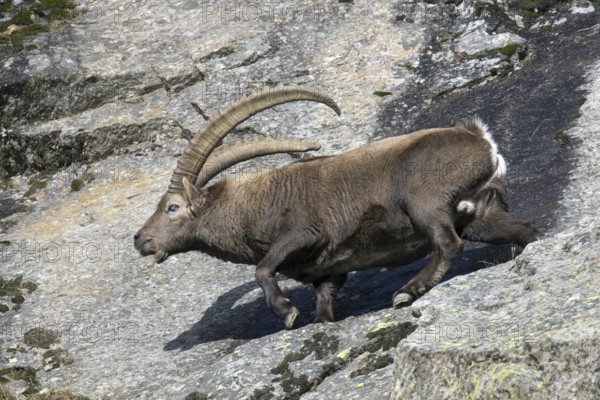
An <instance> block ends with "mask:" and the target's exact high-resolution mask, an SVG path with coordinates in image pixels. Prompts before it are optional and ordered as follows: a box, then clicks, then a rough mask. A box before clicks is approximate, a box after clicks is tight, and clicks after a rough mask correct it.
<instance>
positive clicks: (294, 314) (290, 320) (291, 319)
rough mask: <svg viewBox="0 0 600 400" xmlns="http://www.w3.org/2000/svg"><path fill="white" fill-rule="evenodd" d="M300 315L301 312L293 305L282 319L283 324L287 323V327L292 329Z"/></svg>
mask: <svg viewBox="0 0 600 400" xmlns="http://www.w3.org/2000/svg"><path fill="white" fill-rule="evenodd" d="M298 315H300V312H299V311H298V309H297V308H296V307H294V306H292V309H291V311H290V312H288V314H287V315H286V316H285V317H284V318H283V319H282V320H281V322H283V325H285V329H292V328H293V327H294V324H295V323H296V319H297V318H298Z"/></svg>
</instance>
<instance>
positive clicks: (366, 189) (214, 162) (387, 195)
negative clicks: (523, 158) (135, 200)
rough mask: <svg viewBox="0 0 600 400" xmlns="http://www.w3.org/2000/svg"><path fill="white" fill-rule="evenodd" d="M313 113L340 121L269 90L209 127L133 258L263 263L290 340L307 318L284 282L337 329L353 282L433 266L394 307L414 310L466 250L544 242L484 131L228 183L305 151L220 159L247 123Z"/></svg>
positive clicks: (294, 147)
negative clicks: (310, 294)
mask: <svg viewBox="0 0 600 400" xmlns="http://www.w3.org/2000/svg"><path fill="white" fill-rule="evenodd" d="M299 100H309V101H315V102H320V103H323V104H326V105H327V106H329V107H331V108H332V109H333V110H334V111H335V112H336V113H337V114H338V115H339V114H340V110H339V108H338V106H337V104H336V103H335V102H334V100H333V99H331V98H330V97H328V96H326V95H324V94H321V93H318V92H315V91H311V90H306V89H301V88H297V87H293V88H289V87H288V88H286V87H279V88H275V89H269V90H264V91H262V92H259V93H257V94H254V95H252V96H249V97H247V98H246V99H242V100H240V101H238V102H235V103H233V104H231V105H230V106H229V107H227V108H225V109H224V110H221V111H219V112H218V113H217V114H216V115H214V116H213V117H211V118H210V119H209V121H208V122H207V123H206V124H205V125H204V127H203V128H202V129H201V131H200V132H198V133H197V134H196V135H195V136H194V137H193V138H192V139H191V140H190V142H189V146H188V148H187V149H186V150H185V152H184V153H183V155H182V156H181V158H180V159H179V161H178V164H177V167H176V168H175V171H174V172H173V175H172V177H171V183H170V185H169V189H168V191H167V193H165V194H164V195H163V197H162V199H161V200H160V202H159V203H158V207H157V209H156V211H155V212H154V214H153V215H152V216H151V217H150V218H149V219H148V220H147V221H146V223H145V224H144V226H143V227H142V228H141V229H140V230H139V231H138V232H137V233H136V234H135V237H134V239H135V247H136V248H137V249H138V250H139V252H140V253H141V254H142V255H143V256H145V255H150V254H154V256H155V258H156V261H157V262H158V263H161V262H163V261H164V260H166V259H167V257H169V256H170V255H171V254H175V253H180V252H185V251H189V250H199V251H202V252H205V253H207V254H209V255H212V256H215V257H218V258H220V259H223V260H228V261H232V262H235V263H244V264H256V281H257V282H258V284H259V285H260V287H261V288H262V290H263V292H264V294H265V297H266V301H267V303H268V305H269V307H270V308H271V310H272V311H273V312H274V313H275V314H276V315H277V317H278V318H279V319H280V320H281V322H282V323H283V324H284V325H285V327H286V328H291V327H292V326H293V325H294V321H295V320H296V317H297V316H298V310H297V309H296V307H294V305H293V304H292V303H291V301H290V300H289V299H288V298H287V297H286V296H285V295H284V294H283V292H282V291H281V289H280V288H279V286H278V285H277V281H276V279H275V273H276V272H280V273H282V274H284V275H286V276H288V277H290V278H293V279H296V280H299V281H302V282H305V283H308V282H310V283H312V284H313V285H314V287H315V292H316V316H315V319H314V321H315V322H324V321H333V319H334V316H333V310H332V302H333V299H334V298H335V296H336V293H337V291H338V290H339V288H340V287H341V286H342V285H343V283H344V282H345V280H346V276H347V274H348V273H349V272H351V271H357V270H362V269H365V268H370V267H383V266H388V267H393V266H398V265H402V264H406V263H409V262H412V261H415V260H417V259H420V258H423V257H425V256H426V255H427V254H428V253H429V252H431V251H433V256H432V259H431V261H430V262H429V263H428V264H427V266H425V267H424V268H423V269H422V270H421V271H420V272H419V273H418V274H417V275H416V276H415V277H414V278H413V279H412V280H410V281H409V282H408V283H407V284H406V285H404V286H403V287H402V288H400V290H399V291H397V292H396V293H395V294H394V297H393V304H394V306H399V305H405V304H409V303H410V302H412V301H413V300H414V299H416V298H417V297H418V296H421V295H422V294H423V293H425V292H426V291H427V290H429V289H430V288H431V287H433V286H434V285H436V284H437V283H438V282H439V281H440V280H441V279H442V277H443V276H444V274H445V273H446V271H447V270H448V268H449V267H450V264H451V263H452V261H453V260H454V259H455V258H456V257H457V256H458V255H459V254H460V252H461V250H462V248H463V244H462V241H461V238H463V239H468V240H474V241H480V242H485V243H494V244H503V243H515V244H518V245H520V246H523V247H524V246H525V245H527V244H528V243H530V242H532V241H534V240H536V239H537V231H536V229H535V228H534V227H533V225H532V224H531V223H529V222H523V221H520V220H516V219H513V218H512V217H511V216H510V215H509V213H508V205H507V200H506V198H507V192H506V181H505V173H506V165H505V163H504V159H503V158H502V156H501V155H500V154H498V152H497V147H496V144H495V143H494V141H493V140H492V138H491V136H490V134H489V133H488V130H487V128H486V126H485V125H484V124H483V123H481V122H480V121H479V120H477V119H474V120H471V121H468V122H465V123H463V124H460V125H459V126H456V127H451V128H440V129H427V130H422V131H418V132H414V133H411V134H408V135H403V136H398V137H391V138H387V139H383V140H380V141H377V142H374V143H371V144H367V145H364V146H362V147H359V148H357V149H354V150H350V151H347V152H345V153H342V154H338V155H334V156H324V157H315V158H310V159H306V160H299V161H296V162H293V163H290V164H288V165H286V166H283V167H281V168H277V169H273V170H269V171H265V172H261V173H257V174H256V175H253V176H252V179H248V180H244V181H236V180H233V179H223V180H220V181H218V182H216V183H215V184H213V185H210V186H207V185H206V184H207V183H208V181H209V180H210V179H211V178H213V177H214V176H215V175H217V174H218V173H219V172H220V171H223V170H224V169H226V168H228V167H230V166H232V165H234V164H236V163H239V162H241V161H244V160H248V159H251V158H254V157H259V156H264V155H267V154H274V153H281V152H292V151H308V150H314V149H318V148H319V146H318V145H316V144H313V143H310V142H305V141H298V140H274V139H271V140H258V141H254V142H249V143H248V142H243V143H241V144H240V143H238V144H233V145H229V146H221V147H220V149H218V150H216V151H213V150H214V149H215V147H216V146H217V145H218V144H219V142H220V141H221V140H222V139H223V138H224V137H225V136H226V135H227V134H228V133H229V132H230V131H231V130H232V129H233V128H234V127H236V126H237V125H238V124H240V123H241V122H243V121H245V120H246V119H248V118H249V117H251V116H252V115H254V114H255V113H257V112H259V111H262V110H265V109H267V108H270V107H273V106H275V105H278V104H282V103H286V102H290V101H299Z"/></svg>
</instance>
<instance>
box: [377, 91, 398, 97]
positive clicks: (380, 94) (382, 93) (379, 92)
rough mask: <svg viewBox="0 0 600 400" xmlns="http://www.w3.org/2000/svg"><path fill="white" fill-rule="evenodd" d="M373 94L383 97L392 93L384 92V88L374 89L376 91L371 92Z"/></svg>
mask: <svg viewBox="0 0 600 400" xmlns="http://www.w3.org/2000/svg"><path fill="white" fill-rule="evenodd" d="M373 94H374V95H375V96H379V97H385V96H391V95H392V94H393V93H392V92H386V91H384V90H376V91H374V92H373Z"/></svg>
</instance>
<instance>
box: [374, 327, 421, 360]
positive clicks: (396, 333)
mask: <svg viewBox="0 0 600 400" xmlns="http://www.w3.org/2000/svg"><path fill="white" fill-rule="evenodd" d="M416 330H417V325H416V324H414V323H412V322H402V323H389V324H381V326H379V325H377V326H375V327H374V328H373V329H371V330H370V331H369V332H367V334H366V336H367V339H369V340H370V343H369V345H368V346H367V350H368V351H369V352H371V353H374V352H376V351H378V350H383V351H387V350H389V349H391V348H394V347H396V346H397V345H398V343H399V342H400V340H402V339H404V338H406V337H407V336H408V335H410V334H411V333H413V332H414V331H416Z"/></svg>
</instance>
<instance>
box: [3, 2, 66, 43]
mask: <svg viewBox="0 0 600 400" xmlns="http://www.w3.org/2000/svg"><path fill="white" fill-rule="evenodd" d="M76 6H77V5H76V4H75V3H73V2H72V1H69V0H40V1H36V2H35V3H33V4H32V5H30V6H28V7H25V8H23V7H22V8H21V9H20V10H19V11H18V12H16V13H15V14H14V15H13V16H12V17H11V18H9V19H7V20H5V21H4V22H0V33H6V34H4V35H0V46H1V47H2V48H3V49H4V50H6V51H10V52H19V51H21V50H23V49H24V44H23V43H24V41H25V39H27V38H28V37H30V36H35V35H39V34H40V33H44V32H49V31H50V29H51V28H50V23H51V22H57V21H68V20H71V19H73V17H74V9H75V7H76ZM13 8H14V7H13V6H12V5H10V4H3V5H2V6H0V15H2V16H4V14H8V15H10V12H11V11H13ZM11 26H14V27H16V28H11V29H10V30H9V27H11Z"/></svg>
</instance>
